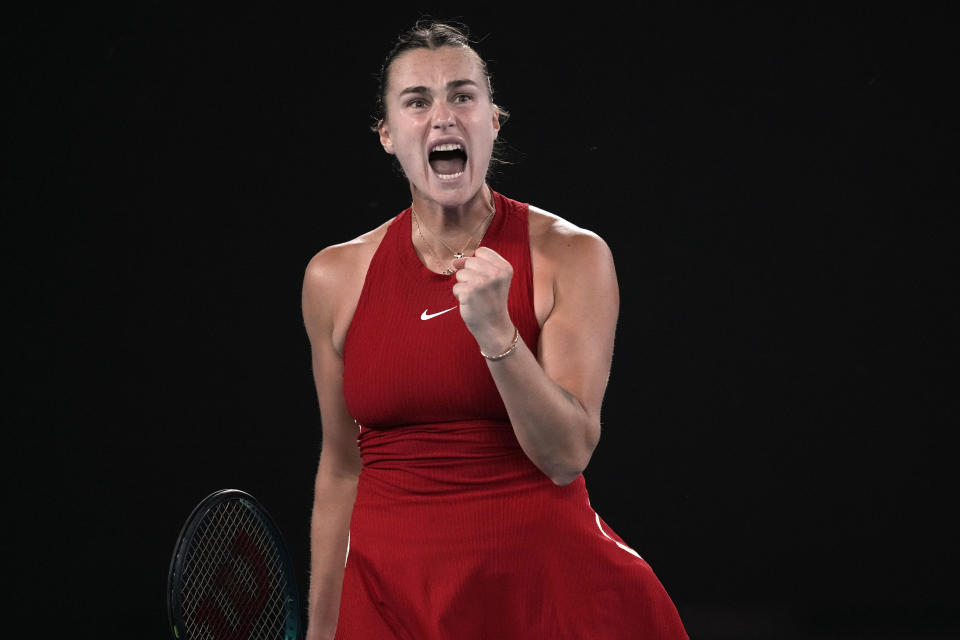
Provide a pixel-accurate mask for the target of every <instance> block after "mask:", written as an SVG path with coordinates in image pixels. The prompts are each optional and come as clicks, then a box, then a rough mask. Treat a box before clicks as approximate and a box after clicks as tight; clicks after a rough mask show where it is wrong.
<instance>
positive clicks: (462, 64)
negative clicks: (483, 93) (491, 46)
mask: <svg viewBox="0 0 960 640" xmlns="http://www.w3.org/2000/svg"><path fill="white" fill-rule="evenodd" d="M453 80H473V81H474V82H476V83H477V85H479V86H481V87H483V86H485V85H486V80H484V78H483V72H482V71H481V69H480V61H479V59H478V58H477V54H476V53H474V52H473V51H472V50H470V49H466V48H464V47H439V48H437V49H411V50H410V51H406V52H404V53H402V54H401V55H399V56H397V57H396V58H395V59H394V61H393V62H392V63H391V64H390V71H389V75H388V78H387V93H398V92H400V91H402V90H403V89H405V88H407V87H420V86H422V87H427V88H431V89H433V88H437V89H440V88H444V87H446V85H447V83H448V82H451V81H453Z"/></svg>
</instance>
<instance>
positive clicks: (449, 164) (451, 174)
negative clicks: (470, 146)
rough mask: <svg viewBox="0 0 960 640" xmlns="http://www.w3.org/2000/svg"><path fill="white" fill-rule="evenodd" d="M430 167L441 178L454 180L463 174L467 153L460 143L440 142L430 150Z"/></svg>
mask: <svg viewBox="0 0 960 640" xmlns="http://www.w3.org/2000/svg"><path fill="white" fill-rule="evenodd" d="M429 162H430V168H431V169H433V172H434V173H435V174H437V177H438V178H440V179H441V180H452V179H454V178H459V177H460V176H462V175H463V170H464V168H465V167H466V166H467V154H466V152H465V151H464V150H463V147H461V146H460V145H459V144H458V143H456V142H454V143H447V144H438V145H437V146H435V147H434V148H433V149H431V150H430V157H429Z"/></svg>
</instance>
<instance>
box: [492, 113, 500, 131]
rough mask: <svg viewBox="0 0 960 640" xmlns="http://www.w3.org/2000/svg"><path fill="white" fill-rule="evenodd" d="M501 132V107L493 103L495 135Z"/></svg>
mask: <svg viewBox="0 0 960 640" xmlns="http://www.w3.org/2000/svg"><path fill="white" fill-rule="evenodd" d="M498 133H500V107H498V106H497V105H493V137H494V138H496V137H497V134H498Z"/></svg>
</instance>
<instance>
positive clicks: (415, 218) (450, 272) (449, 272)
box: [410, 206, 456, 276]
mask: <svg viewBox="0 0 960 640" xmlns="http://www.w3.org/2000/svg"><path fill="white" fill-rule="evenodd" d="M410 213H412V214H413V221H414V222H415V223H417V235H418V236H420V241H421V242H423V244H425V245H427V249H428V250H429V251H430V255H432V256H433V259H434V260H436V261H437V264H440V265H442V264H443V260H441V259H440V256H438V255H437V253H436V251H434V250H433V247H432V246H431V245H430V243H429V242H427V239H426V238H424V237H423V233H422V232H421V231H420V221H419V220H418V216H417V212H416V211H414V210H413V207H412V206H411V207H410ZM454 273H456V271H454V270H453V269H451V268H449V267H448V268H446V269H444V270H443V272H442V274H443V275H445V276H452V275H453V274H454Z"/></svg>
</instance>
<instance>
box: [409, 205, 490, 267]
mask: <svg viewBox="0 0 960 640" xmlns="http://www.w3.org/2000/svg"><path fill="white" fill-rule="evenodd" d="M490 199H491V203H490V213H488V214H487V215H486V216H484V217H483V220H481V221H480V224H478V225H477V226H476V228H475V229H474V230H473V231H472V232H471V233H470V235H469V236H467V241H466V242H465V243H463V247H462V248H461V249H460V251H454V250H453V249H451V248H450V245H448V244H447V243H446V242H444V241H443V238H441V237H440V236H438V235H437V234H436V233H434V232H433V230H432V229H431V228H430V227H427V231H429V232H430V234H431V235H432V236H433V237H434V238H436V239H437V240H439V241H440V244H442V245H443V246H444V247H446V248H447V251H449V252H450V253H452V254H453V259H454V260H459V259H460V258H462V257H463V255H464V254H463V252H464V251H466V249H467V247H468V246H470V241H471V240H473V236H475V235H476V234H477V231H479V230H480V227H482V226H483V225H484V223H486V221H487V220H489V219H490V216H492V215H493V214H495V213H496V212H497V207H496V205H494V204H493V194H492V193H491V194H490ZM410 213H412V214H413V221H414V222H415V223H416V224H417V235H418V236H420V240H421V241H422V242H423V244H425V245H427V249H428V250H429V251H430V254H431V255H433V257H434V258H435V259H436V261H437V262H438V263H440V264H442V263H443V261H442V260H440V257H439V256H438V255H437V253H436V252H435V251H434V250H433V246H432V245H431V244H430V243H429V242H427V239H426V238H424V237H423V232H421V231H420V216H418V215H417V212H416V210H415V209H414V208H413V203H411V204H410ZM424 226H426V223H424ZM478 246H479V245H478ZM454 273H456V270H454V269H450V268H447V269H444V271H443V275H445V276H449V275H453V274H454Z"/></svg>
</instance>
